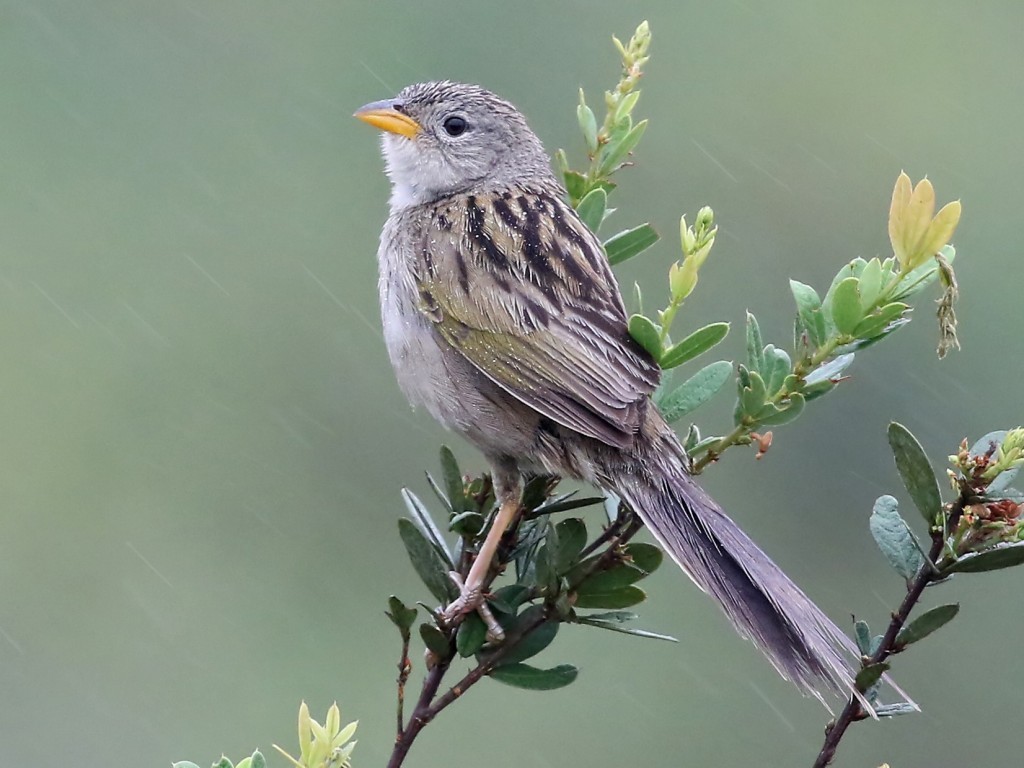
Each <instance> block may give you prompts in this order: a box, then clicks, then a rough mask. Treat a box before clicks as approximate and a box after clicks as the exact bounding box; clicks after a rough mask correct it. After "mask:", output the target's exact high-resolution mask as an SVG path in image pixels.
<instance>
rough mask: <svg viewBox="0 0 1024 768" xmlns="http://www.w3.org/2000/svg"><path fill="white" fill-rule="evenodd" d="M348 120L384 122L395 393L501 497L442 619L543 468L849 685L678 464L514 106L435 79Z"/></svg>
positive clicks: (817, 618)
mask: <svg viewBox="0 0 1024 768" xmlns="http://www.w3.org/2000/svg"><path fill="white" fill-rule="evenodd" d="M356 117H358V118H360V119H362V120H364V121H366V122H367V123H370V124H371V125H374V126H376V127H377V128H380V129H382V130H383V131H384V134H383V153H384V158H385V160H386V164H387V173H388V176H389V177H390V179H391V183H392V193H391V215H390V216H389V217H388V220H387V223H386V224H385V225H384V231H383V233H382V234H381V239H380V250H379V251H378V259H379V262H380V302H381V312H382V315H383V324H384V337H385V340H386V342H387V347H388V352H389V354H390V357H391V362H392V364H393V366H394V368H395V372H396V374H397V376H398V381H399V384H400V385H401V388H402V390H403V391H404V392H405V394H406V396H407V397H408V398H409V400H410V402H411V403H413V404H414V405H421V406H423V407H425V408H426V409H427V410H428V411H429V412H430V413H431V414H432V415H433V416H434V418H436V419H437V420H438V421H439V422H441V424H443V425H445V426H446V427H448V428H449V429H452V430H454V431H455V432H457V433H458V434H460V435H462V436H463V437H465V438H466V439H467V440H469V441H470V442H471V443H473V444H474V445H476V446H477V447H478V448H479V449H480V450H481V451H482V452H483V454H484V455H485V456H486V458H487V460H488V461H489V462H490V465H491V469H492V474H493V479H494V486H495V492H496V496H497V500H498V502H499V505H500V506H499V509H500V511H499V514H498V515H497V518H496V520H495V521H494V524H493V526H492V528H491V531H490V533H489V535H488V537H487V540H486V542H485V544H484V545H483V546H482V547H481V550H480V552H479V554H478V557H477V560H476V562H475V563H474V565H473V568H472V570H471V572H470V574H469V577H468V579H467V580H466V584H465V585H463V589H462V596H461V597H460V598H459V599H458V600H456V601H455V602H454V603H453V604H452V605H451V606H448V608H447V610H446V616H447V617H448V618H455V617H457V616H458V615H460V614H463V613H467V612H469V611H472V610H474V609H475V608H476V607H478V606H479V605H480V603H481V601H482V596H481V594H480V591H481V583H482V581H483V580H484V577H485V576H486V573H487V570H488V568H489V567H490V564H491V559H492V557H493V555H494V551H495V548H496V547H497V543H498V539H499V538H500V536H501V533H502V532H503V531H504V529H505V528H506V527H507V525H508V523H509V521H510V520H511V519H512V517H513V516H514V514H515V512H516V510H517V508H518V505H519V502H520V494H521V490H522V474H523V472H546V473H553V474H557V475H561V476H563V477H571V478H578V479H582V480H585V481H586V482H588V483H591V484H593V485H595V486H597V487H599V488H602V489H606V490H608V491H613V492H614V493H616V494H618V495H619V496H620V497H621V498H622V499H624V500H625V501H626V502H628V503H629V505H630V506H631V507H632V508H633V509H634V510H636V512H637V513H638V514H639V515H640V517H641V518H642V519H643V521H644V522H645V523H646V525H647V527H648V528H649V529H650V530H651V532H652V533H653V534H654V536H655V538H656V539H657V540H658V541H659V542H660V543H661V545H662V546H663V547H664V548H665V550H666V551H667V552H668V553H669V555H670V556H671V557H672V558H673V559H674V560H675V561H676V563H678V564H679V566H680V567H681V568H682V569H683V570H684V571H685V572H686V573H687V574H688V575H689V576H690V578H691V579H693V581H694V582H696V584H697V585H698V586H699V587H700V588H701V589H702V590H704V591H705V592H707V593H708V594H710V595H711V596H712V597H713V598H714V599H715V600H716V601H717V602H718V603H719V605H721V607H722V609H723V610H724V611H725V613H726V615H727V616H728V617H729V619H730V620H731V621H732V623H733V625H734V626H735V627H736V629H737V630H738V631H739V633H740V634H741V635H743V636H745V637H748V638H750V639H751V640H752V641H753V642H754V643H755V644H756V645H757V646H758V647H759V648H760V649H761V650H762V651H763V652H764V653H765V655H766V656H767V657H768V659H769V660H770V661H771V663H772V664H773V665H774V666H775V668H776V669H777V670H778V671H779V672H780V673H781V674H782V675H783V676H784V677H786V678H788V679H790V680H792V681H793V682H794V683H796V685H797V686H799V687H800V688H801V689H802V690H804V691H805V692H810V693H812V694H815V695H819V692H820V691H831V692H834V693H839V694H844V693H849V691H850V690H851V688H852V685H853V684H852V681H853V677H854V674H855V671H854V667H853V666H852V664H851V660H850V659H851V657H856V649H855V647H854V646H853V644H852V642H851V641H850V640H849V639H848V638H847V637H846V635H845V634H844V633H843V632H842V631H841V630H840V629H839V628H838V627H836V626H835V624H833V623H832V622H831V621H830V620H829V619H828V617H827V616H825V614H824V613H822V612H821V610H820V609H818V607H817V606H816V605H814V603H813V602H811V600H810V599H808V598H807V596H806V595H804V593H803V592H802V591H800V589H799V588H798V587H797V586H796V585H795V584H794V583H793V582H792V581H791V580H790V579H789V578H788V577H787V576H786V575H785V574H784V573H783V572H782V571H781V570H780V569H779V567H778V566H776V565H775V563H773V562H772V561H771V560H770V559H769V558H768V556H767V555H765V554H764V552H762V551H761V550H760V549H759V548H758V547H757V545H756V544H754V542H753V541H751V540H750V538H748V537H747V536H746V535H745V534H744V533H743V532H742V531H741V530H740V529H739V527H738V526H737V525H736V524H735V523H733V522H732V520H730V519H729V518H728V517H727V516H726V515H725V513H724V512H723V511H722V510H721V508H720V507H719V506H718V505H717V504H716V503H715V502H714V501H713V500H712V499H711V498H710V497H709V496H708V495H707V494H705V493H704V492H703V491H702V490H701V489H700V488H699V487H698V486H697V485H696V483H695V482H694V481H693V479H692V478H691V477H690V475H689V474H688V472H687V467H688V462H687V458H686V455H685V453H684V451H683V448H682V446H681V445H680V442H679V440H678V439H677V437H676V435H675V433H674V432H673V431H672V430H671V428H669V427H668V425H667V424H666V423H665V421H664V420H663V419H662V417H661V415H660V414H659V413H658V410H657V408H655V407H654V405H653V403H652V402H651V393H652V392H653V391H654V389H655V387H656V386H657V384H658V379H659V376H660V370H659V368H658V365H657V364H656V363H655V362H654V361H653V360H652V359H651V357H650V356H649V355H648V354H647V353H646V352H645V351H644V350H643V348H642V347H640V346H639V345H638V344H637V343H636V342H635V341H634V340H633V339H632V338H631V337H630V335H629V332H628V330H627V320H626V312H625V308H624V306H623V303H622V298H621V296H620V294H619V289H618V286H617V285H616V283H615V278H614V277H613V276H612V273H611V270H610V269H609V266H608V262H607V259H606V257H605V254H604V251H603V250H602V247H601V243H600V241H599V240H598V239H597V237H596V236H595V235H594V234H593V233H592V232H591V231H590V230H588V229H587V227H586V226H585V225H584V224H583V222H582V221H581V220H580V218H579V217H578V216H577V215H576V212H575V211H574V210H573V208H572V207H571V206H570V205H569V204H568V203H567V202H566V200H565V198H566V193H565V190H564V189H563V187H562V186H561V184H559V182H558V181H557V180H556V179H555V177H554V175H553V174H552V172H551V168H550V165H549V161H548V156H547V154H546V153H545V151H544V148H543V146H542V145H541V142H540V140H539V139H538V138H537V136H536V135H535V134H534V133H533V131H531V130H530V128H529V127H528V126H527V124H526V120H525V119H524V118H523V116H522V115H521V114H520V113H519V111H518V110H517V109H516V108H515V107H513V106H512V105H511V104H509V103H508V102H507V101H504V100H502V99H500V98H499V97H497V96H495V95H494V94H493V93H491V92H489V91H486V90H484V89H483V88H480V87H478V86H475V85H464V84H460V83H453V82H433V83H419V84H416V85H411V86H409V87H407V88H405V89H404V90H403V91H402V92H401V93H399V94H398V96H397V97H396V98H394V99H389V100H386V101H378V102H374V103H372V104H367V105H366V106H365V107H363V108H361V109H360V110H359V111H358V112H356ZM819 697H820V695H819Z"/></svg>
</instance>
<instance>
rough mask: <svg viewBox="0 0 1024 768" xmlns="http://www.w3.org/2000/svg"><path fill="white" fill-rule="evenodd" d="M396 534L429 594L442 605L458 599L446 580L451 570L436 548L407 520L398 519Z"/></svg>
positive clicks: (453, 588) (452, 587)
mask: <svg viewBox="0 0 1024 768" xmlns="http://www.w3.org/2000/svg"><path fill="white" fill-rule="evenodd" d="M398 533H399V535H400V536H401V537H402V543H403V544H404V545H405V551H406V552H408V553H409V561H410V562H411V563H412V567H413V568H414V569H415V570H416V574H417V575H418V576H419V577H420V580H422V581H423V583H424V584H425V585H426V586H427V589H429V590H430V594H432V595H433V596H434V597H436V598H437V599H438V600H440V601H441V602H442V603H447V602H449V601H451V600H454V599H455V598H456V597H458V592H457V590H456V589H455V585H454V584H452V582H451V581H450V579H449V578H448V571H450V570H453V569H452V566H451V564H450V563H448V562H445V559H444V558H443V557H442V556H441V554H440V553H439V552H438V551H437V547H435V546H434V545H433V544H431V543H430V541H428V540H427V537H426V536H424V535H423V533H422V532H421V531H420V529H419V528H417V527H416V526H415V525H414V524H413V522H412V521H411V520H409V519H408V518H405V517H402V518H399V520H398Z"/></svg>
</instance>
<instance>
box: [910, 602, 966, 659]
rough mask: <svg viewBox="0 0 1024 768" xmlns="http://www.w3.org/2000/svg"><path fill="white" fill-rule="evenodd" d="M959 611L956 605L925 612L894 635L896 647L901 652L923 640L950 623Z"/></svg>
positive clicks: (952, 604)
mask: <svg viewBox="0 0 1024 768" xmlns="http://www.w3.org/2000/svg"><path fill="white" fill-rule="evenodd" d="M959 611H960V606H959V605H958V604H956V603H950V604H949V605H940V606H937V607H935V608H932V609H931V610H929V611H925V612H924V613H922V614H921V615H920V616H918V617H917V618H916V619H914V620H913V621H912V622H910V623H909V624H907V625H906V626H905V627H903V629H901V630H900V632H899V634H898V635H896V646H897V647H898V648H899V649H900V650H902V649H903V648H904V647H905V646H908V645H910V644H911V643H916V642H917V641H918V640H923V639H924V638H926V637H928V635H930V634H931V633H932V632H934V631H935V630H937V629H938V628H939V627H941V626H943V625H944V624H948V623H949V622H951V621H952V620H953V618H954V617H955V616H956V615H957V613H958V612H959Z"/></svg>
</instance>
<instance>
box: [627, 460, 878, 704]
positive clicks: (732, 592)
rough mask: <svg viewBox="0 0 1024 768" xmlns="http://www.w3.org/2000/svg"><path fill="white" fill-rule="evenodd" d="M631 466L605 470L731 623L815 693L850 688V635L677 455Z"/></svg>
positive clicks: (852, 667) (852, 670) (853, 654)
mask: <svg viewBox="0 0 1024 768" xmlns="http://www.w3.org/2000/svg"><path fill="white" fill-rule="evenodd" d="M652 465H653V466H652ZM637 470H638V471H635V472H629V473H614V474H612V477H614V482H613V483H612V485H613V487H614V490H615V491H616V492H617V493H618V494H619V496H621V497H622V498H623V499H624V500H625V501H626V502H627V503H628V504H629V505H630V506H631V507H632V508H633V509H634V510H635V511H636V512H637V513H638V514H639V515H640V517H641V519H642V520H643V521H644V523H645V524H646V525H647V527H648V528H649V529H650V531H651V533H652V534H653V535H654V537H655V538H656V539H657V540H658V541H659V542H660V543H661V545H662V546H663V547H664V548H665V550H666V551H667V552H668V554H669V555H670V556H671V557H672V559H673V560H675V561H676V563H677V564H678V565H679V566H680V567H681V568H682V569H683V570H684V571H685V572H686V573H687V575H688V576H689V577H690V578H691V579H692V580H693V581H694V582H695V583H696V584H697V586H699V587H700V588H701V589H702V590H703V591H704V592H707V593H708V594H709V595H711V596H712V597H713V598H714V599H715V600H716V601H717V602H718V603H719V605H720V606H721V607H722V609H723V610H724V611H725V614H726V616H728V618H729V620H730V621H731V622H732V624H733V626H735V628H736V629H737V631H738V632H739V633H740V634H741V635H743V636H744V637H746V638H749V639H750V640H752V641H753V642H754V644H755V645H756V646H758V648H760V649H761V651H762V652H763V653H764V654H765V655H766V656H767V657H768V659H769V661H770V662H771V663H772V665H773V666H774V667H775V668H776V669H777V670H778V671H779V673H780V674H781V675H782V676H783V677H785V678H786V679H788V680H791V681H793V682H794V683H795V684H796V685H797V686H798V687H799V688H801V689H802V690H803V691H805V692H806V693H809V694H811V695H813V696H815V697H817V698H818V699H819V700H822V701H823V702H824V699H823V698H822V693H823V692H830V693H833V694H838V695H841V696H846V695H849V694H850V693H854V694H856V689H855V687H854V684H853V680H854V677H855V675H856V672H857V669H858V668H859V664H857V665H856V666H855V662H854V659H856V658H857V657H858V656H859V653H858V651H857V648H856V646H855V645H854V643H853V642H852V641H851V640H850V639H849V638H848V637H847V636H846V634H845V633H844V632H843V631H842V630H840V629H839V628H838V627H837V626H836V625H835V624H834V623H832V621H831V620H830V619H829V618H828V617H827V616H826V615H825V614H824V613H823V612H822V611H821V609H819V608H818V607H817V606H816V605H815V604H814V603H813V602H812V601H811V600H810V598H808V597H807V596H806V595H805V594H804V593H803V592H802V591H801V590H800V588H799V587H797V586H796V584H794V583H793V582H792V581H791V580H790V578H789V577H788V576H786V574H785V573H783V571H782V569H781V568H779V567H778V566H777V565H775V563H773V562H772V560H771V559H770V558H769V557H768V556H767V555H766V554H765V553H764V552H762V551H761V549H760V548H759V547H758V546H757V545H756V544H755V543H754V542H753V541H752V540H751V539H750V537H748V536H747V535H746V534H745V533H743V531H742V530H740V528H739V526H737V525H736V524H735V523H734V522H733V521H732V520H730V519H729V517H728V516H727V515H726V514H725V512H723V511H722V509H721V507H719V506H718V504H717V503H715V501H714V500H713V499H711V497H710V496H708V495H707V494H706V493H704V491H703V490H701V489H700V487H699V486H698V485H697V484H696V483H695V482H694V481H693V479H692V478H691V477H690V476H689V474H688V473H687V472H686V470H685V469H684V468H683V466H682V462H681V461H680V460H679V459H677V458H676V457H674V456H671V455H668V456H666V455H665V454H664V453H660V452H659V453H658V455H657V456H656V457H655V458H653V459H651V460H650V461H649V462H643V464H642V465H641V467H638V468H637ZM897 690H898V689H897ZM858 695H859V694H858ZM862 703H863V704H864V705H865V706H866V708H867V711H869V712H872V709H871V707H870V706H868V704H867V702H866V701H863V699H862Z"/></svg>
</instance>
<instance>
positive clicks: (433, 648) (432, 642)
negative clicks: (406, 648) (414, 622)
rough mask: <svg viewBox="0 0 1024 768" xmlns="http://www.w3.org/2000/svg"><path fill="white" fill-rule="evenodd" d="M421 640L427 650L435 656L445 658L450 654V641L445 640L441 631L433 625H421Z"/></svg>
mask: <svg viewBox="0 0 1024 768" xmlns="http://www.w3.org/2000/svg"><path fill="white" fill-rule="evenodd" d="M420 638H421V639H422V640H423V644H424V645H425V646H427V650H428V651H430V652H431V653H433V654H434V655H435V656H445V655H447V653H448V640H447V639H445V636H444V634H442V632H441V630H439V629H438V628H437V627H435V626H434V625H433V624H425V623H424V624H420Z"/></svg>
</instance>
